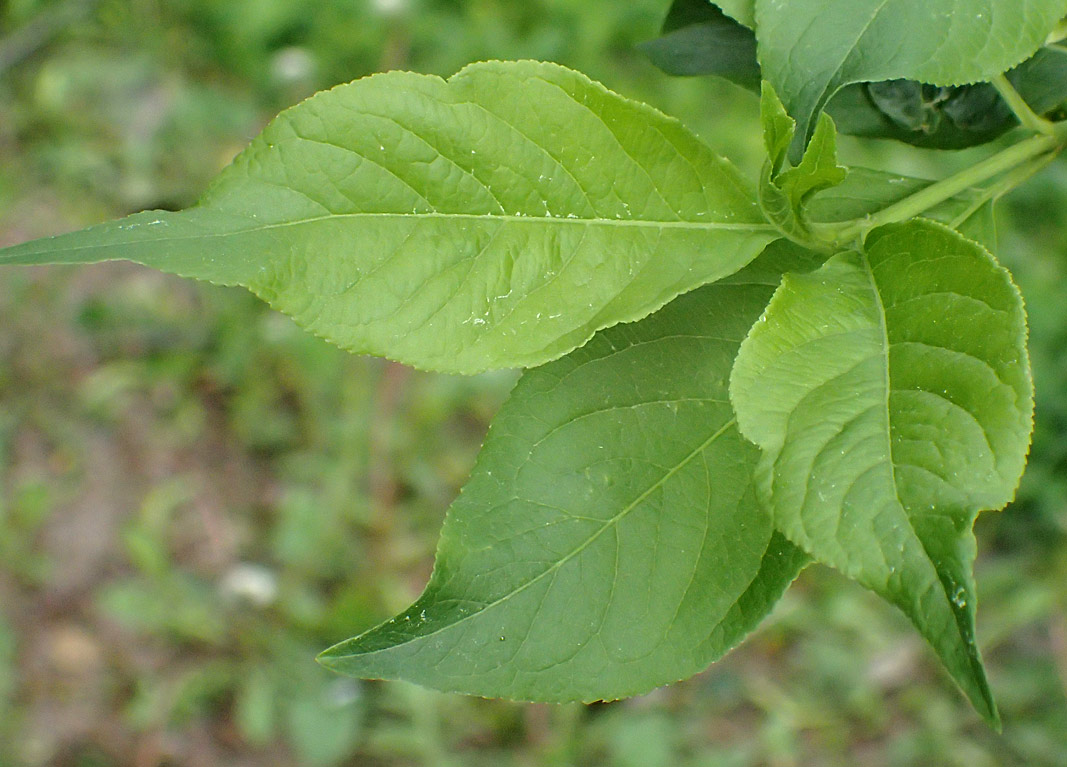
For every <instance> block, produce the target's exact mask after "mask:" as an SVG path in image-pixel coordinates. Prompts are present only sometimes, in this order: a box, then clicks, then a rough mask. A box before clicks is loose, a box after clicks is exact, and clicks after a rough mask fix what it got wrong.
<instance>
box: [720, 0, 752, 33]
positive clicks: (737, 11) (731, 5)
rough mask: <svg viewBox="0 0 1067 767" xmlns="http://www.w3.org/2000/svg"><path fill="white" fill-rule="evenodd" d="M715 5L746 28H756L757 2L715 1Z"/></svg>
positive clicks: (745, 0) (744, 0) (741, 0)
mask: <svg viewBox="0 0 1067 767" xmlns="http://www.w3.org/2000/svg"><path fill="white" fill-rule="evenodd" d="M715 5H717V6H719V7H720V8H722V10H723V12H724V13H725V14H726V15H727V16H729V17H731V18H733V19H734V20H736V21H739V22H741V23H742V24H744V25H745V26H746V27H749V28H750V29H751V28H752V27H755V26H756V0H715Z"/></svg>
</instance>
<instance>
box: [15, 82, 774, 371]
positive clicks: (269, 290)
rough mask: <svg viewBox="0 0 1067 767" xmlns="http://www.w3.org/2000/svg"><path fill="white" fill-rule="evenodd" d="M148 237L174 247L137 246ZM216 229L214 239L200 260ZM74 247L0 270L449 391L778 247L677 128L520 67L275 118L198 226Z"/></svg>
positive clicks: (638, 108) (723, 170)
mask: <svg viewBox="0 0 1067 767" xmlns="http://www.w3.org/2000/svg"><path fill="white" fill-rule="evenodd" d="M157 219H158V220H161V221H164V222H165V224H166V227H167V228H169V229H170V230H172V231H179V232H180V235H179V236H180V237H181V239H175V240H173V241H170V242H166V243H163V242H161V241H160V240H159V238H158V237H157V236H156V234H157V233H156V232H151V233H148V231H147V229H146V227H147V225H148V223H149V222H151V221H154V220H157ZM212 222H214V224H216V225H218V226H219V227H221V228H222V229H223V230H224V231H225V236H222V237H208V238H204V240H203V241H197V240H196V239H195V237H193V235H195V234H196V232H198V231H201V230H202V229H203V228H204V227H205V226H206V225H208V224H212ZM157 228H159V227H158V226H157ZM90 231H91V232H92V234H87V235H79V234H74V235H67V236H63V237H60V238H56V239H51V240H44V241H38V242H36V243H29V244H26V245H23V246H16V247H15V248H13V249H8V250H5V251H2V252H0V264H2V263H42V262H46V261H67V262H71V261H84V260H86V259H87V258H88V259H89V260H104V259H108V258H129V259H131V260H138V261H140V262H141V263H146V264H148V265H151V266H155V267H157V268H163V269H168V268H169V269H170V270H171V271H178V272H179V273H181V274H184V275H186V276H192V277H198V278H203V279H210V280H215V281H220V282H225V283H226V284H241V285H244V286H246V287H248V288H249V289H251V290H252V291H253V292H255V293H256V294H257V295H259V296H261V297H262V298H264V299H265V300H267V301H268V302H270V303H271V304H272V305H273V306H275V307H276V308H278V309H279V310H281V311H283V312H285V313H287V314H290V315H291V316H293V317H294V318H295V319H296V320H297V322H298V323H300V324H301V325H303V326H304V327H305V328H307V329H308V330H310V331H311V332H313V333H316V334H318V335H321V336H324V337H326V338H329V339H330V340H331V341H333V342H335V343H337V344H338V345H340V346H342V347H344V348H346V349H349V350H351V351H356V352H362V353H370V354H377V355H381V356H389V357H391V358H393V359H396V360H399V361H401V362H406V363H409V364H412V365H415V366H417V367H422V368H427V369H434V370H444V371H449V372H462V373H471V372H477V371H481V370H485V369H489V368H494V367H516V366H533V365H537V364H541V363H543V362H545V361H547V360H550V359H554V358H555V357H558V356H560V355H562V354H565V353H566V352H568V351H570V350H571V349H573V348H575V347H576V346H578V345H580V344H582V343H584V342H585V341H586V340H587V339H588V338H589V337H590V336H591V335H592V334H593V333H594V332H595V331H596V330H598V329H601V328H603V327H607V326H610V325H613V324H615V323H617V322H623V321H632V320H636V319H639V318H641V317H643V316H645V315H647V314H648V313H650V312H652V311H654V310H655V309H657V308H659V307H660V306H662V305H663V304H665V303H666V302H667V301H669V300H670V299H672V298H674V297H675V296H676V295H678V294H680V293H683V292H685V291H688V290H691V289H693V288H695V287H697V286H699V285H701V284H704V283H707V282H710V281H714V280H716V279H719V278H721V277H724V276H726V275H728V274H731V273H733V272H734V271H736V270H737V269H739V268H741V267H742V266H744V265H745V264H746V263H748V262H749V261H751V260H752V259H753V258H755V256H756V255H758V253H759V252H760V251H761V250H762V249H763V247H765V246H766V244H767V243H769V242H770V241H771V240H773V239H774V238H775V233H774V231H773V229H772V228H771V227H770V226H769V225H767V224H766V223H765V222H763V221H762V218H761V216H760V214H759V211H758V206H757V205H756V202H755V194H754V192H753V191H752V190H751V189H749V188H748V187H747V186H746V184H745V182H744V181H743V180H742V179H741V177H740V175H739V174H738V173H737V171H736V170H735V169H734V168H733V167H732V166H730V165H729V164H728V163H727V162H726V161H725V160H722V159H721V158H718V157H717V156H715V155H714V154H712V153H711V152H710V151H709V150H708V149H707V148H706V147H704V145H703V144H701V143H700V142H699V141H698V140H697V139H696V138H695V137H694V136H693V135H692V134H690V133H689V132H688V131H686V130H685V129H684V128H682V127H681V125H680V124H679V123H677V122H676V121H674V120H672V119H670V118H667V117H665V116H664V115H662V114H660V113H658V112H656V111H655V110H653V109H651V108H650V107H647V106H645V105H641V104H638V103H637V102H632V101H628V100H626V99H623V98H622V97H620V96H618V95H616V94H614V93H612V92H610V91H608V90H607V89H606V88H604V87H603V86H600V85H599V84H596V83H593V82H592V81H590V80H588V79H587V78H585V77H584V76H582V75H579V74H578V73H575V72H572V71H570V70H567V69H565V68H563V67H559V66H556V65H550V64H540V63H536V62H513V63H503V62H488V63H484V64H476V65H472V66H470V67H468V68H466V69H464V70H462V71H461V72H459V73H457V74H456V75H455V76H453V77H452V78H451V79H450V80H448V81H445V80H441V79H440V78H436V77H429V76H425V75H415V74H411V73H386V74H383V75H375V76H372V77H370V78H366V79H364V80H359V81H356V82H354V83H350V84H348V85H345V86H339V87H338V88H335V89H334V90H332V91H328V92H324V93H321V94H318V95H316V96H314V97H312V98H311V99H309V100H307V101H305V102H303V103H302V104H300V105H298V106H296V107H294V108H292V109H290V110H287V111H286V112H283V113H282V114H281V115H279V117H278V118H276V119H275V120H274V121H273V122H272V123H271V124H270V125H269V126H268V127H267V128H266V129H265V130H264V132H263V133H262V134H261V135H260V136H259V137H258V138H257V139H256V140H255V141H253V143H252V145H251V146H250V147H249V148H248V149H247V150H245V151H244V152H243V153H242V154H241V155H240V156H239V157H238V158H237V159H236V160H235V161H234V164H233V165H231V166H230V168H228V169H227V170H226V171H224V173H223V174H222V175H221V176H220V177H219V179H218V180H217V181H216V182H215V183H214V184H213V185H212V186H211V188H210V189H209V190H208V192H207V194H206V195H205V197H204V199H203V200H202V201H201V203H200V204H199V205H198V206H197V207H195V208H193V209H191V210H190V211H186V212H184V213H178V214H157V213H149V214H138V215H137V216H136V217H133V218H132V219H127V220H124V221H121V222H114V223H112V224H110V225H104V226H103V227H101V228H96V229H93V230H90ZM188 237H192V239H188ZM85 238H88V241H89V242H90V244H92V245H93V247H92V248H90V249H89V250H78V249H77V248H80V247H82V245H84V243H85V242H86V241H87V240H86V239H85ZM124 238H125V239H124ZM153 247H154V248H156V249H157V250H153ZM249 254H254V257H251V256H250V255H249ZM175 265H177V267H179V268H175Z"/></svg>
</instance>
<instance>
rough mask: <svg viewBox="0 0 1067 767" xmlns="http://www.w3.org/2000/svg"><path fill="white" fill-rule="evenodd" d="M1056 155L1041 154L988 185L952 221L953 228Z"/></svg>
mask: <svg viewBox="0 0 1067 767" xmlns="http://www.w3.org/2000/svg"><path fill="white" fill-rule="evenodd" d="M1055 157H1056V155H1055V154H1046V155H1041V156H1040V157H1036V158H1034V159H1033V160H1030V161H1029V162H1027V163H1025V164H1023V165H1020V166H1019V167H1018V168H1015V169H1014V170H1011V171H1009V172H1008V173H1006V174H1004V175H1003V176H1001V177H1000V178H999V179H997V181H996V183H994V184H992V185H990V186H987V187H986V188H985V189H982V190H981V192H979V194H978V197H977V198H976V199H975V201H974V202H973V203H972V204H970V205H968V206H967V208H966V210H964V211H963V213H961V214H960V215H959V216H957V217H956V218H955V219H954V220H953V221H952V223H951V226H952V228H954V229H955V228H956V227H958V226H960V225H961V224H962V223H963V222H964V221H966V220H967V219H969V218H970V217H971V216H973V215H974V214H975V213H977V212H978V210H979V209H980V208H981V207H982V206H983V205H985V204H986V203H987V202H989V201H990V200H998V199H1000V198H1001V197H1003V196H1004V195H1005V194H1007V193H1008V192H1010V191H1011V190H1012V189H1014V188H1015V187H1017V186H1019V185H1020V184H1022V183H1023V182H1024V181H1026V180H1027V179H1029V178H1030V177H1031V176H1033V175H1034V174H1035V173H1037V172H1038V171H1040V170H1041V169H1042V168H1044V167H1045V166H1046V165H1048V164H1049V163H1050V162H1052V160H1054V159H1055Z"/></svg>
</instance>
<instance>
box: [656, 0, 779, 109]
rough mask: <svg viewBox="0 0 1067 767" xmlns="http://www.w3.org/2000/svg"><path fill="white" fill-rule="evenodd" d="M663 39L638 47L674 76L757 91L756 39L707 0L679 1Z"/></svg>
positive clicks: (672, 9)
mask: <svg viewBox="0 0 1067 767" xmlns="http://www.w3.org/2000/svg"><path fill="white" fill-rule="evenodd" d="M663 31H664V35H663V37H660V38H657V39H656V40H650V41H648V42H646V43H642V44H641V45H639V46H638V47H639V48H640V49H641V51H643V52H644V53H645V55H646V56H648V57H649V59H651V61H652V63H653V64H655V65H656V66H657V67H659V68H660V69H662V70H663V71H664V72H666V73H667V74H671V75H717V76H719V77H723V78H726V79H727V80H730V81H731V82H734V83H737V84H738V85H740V86H742V87H744V88H749V89H751V90H757V89H758V88H759V82H760V75H759V63H757V61H756V36H755V35H754V34H753V32H752V30H751V29H748V28H747V27H744V26H742V25H741V24H739V23H738V22H736V21H734V20H733V19H731V18H730V17H729V16H727V15H725V14H724V13H723V12H722V11H721V10H719V9H718V8H717V7H716V6H714V5H712V4H711V3H709V2H708V0H676V2H675V3H674V5H673V6H672V8H671V12H670V14H669V15H668V16H667V21H666V22H665V23H664V26H663Z"/></svg>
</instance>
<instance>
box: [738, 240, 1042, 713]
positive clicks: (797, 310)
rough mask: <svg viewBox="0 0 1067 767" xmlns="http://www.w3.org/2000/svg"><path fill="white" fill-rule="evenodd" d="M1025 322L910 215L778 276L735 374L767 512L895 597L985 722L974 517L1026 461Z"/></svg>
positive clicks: (989, 280) (1008, 286) (989, 702)
mask: <svg viewBox="0 0 1067 767" xmlns="http://www.w3.org/2000/svg"><path fill="white" fill-rule="evenodd" d="M946 306H949V307H951V308H952V309H954V310H955V313H954V314H953V313H951V312H949V313H946V311H945V308H946ZM1025 337H1026V332H1025V316H1024V314H1023V310H1022V302H1021V299H1020V298H1019V295H1018V291H1017V289H1016V288H1015V287H1014V285H1013V284H1012V283H1011V281H1010V278H1009V277H1008V275H1007V272H1005V271H1004V270H1003V269H1002V268H1001V267H999V266H998V265H996V263H995V262H994V261H993V260H992V258H991V257H990V256H989V255H988V253H986V252H985V251H984V250H983V249H982V248H981V247H980V246H978V245H976V244H974V243H971V242H969V241H967V240H965V239H963V238H962V237H960V236H959V235H957V234H955V233H954V232H951V231H950V230H948V229H947V228H944V227H941V226H940V225H936V224H933V223H931V222H911V223H909V224H903V225H894V226H892V227H883V228H882V229H880V230H876V231H875V232H874V233H872V236H871V237H870V238H868V243H867V247H866V253H865V254H860V253H858V252H854V253H848V254H841V255H839V256H836V257H834V258H833V259H831V260H830V261H828V262H827V263H826V264H825V265H824V266H823V267H822V268H821V269H820V270H819V271H818V272H815V273H812V274H811V275H802V276H794V277H787V278H786V280H785V281H784V282H783V285H782V287H781V288H780V289H779V292H778V293H777V294H776V296H775V298H774V299H772V301H771V303H770V305H769V306H768V310H767V312H766V313H765V315H764V318H763V319H762V320H761V322H759V323H757V324H756V325H755V326H754V328H753V330H752V333H751V334H750V335H749V337H748V338H747V339H746V340H745V342H744V344H742V347H741V351H740V353H739V355H738V359H737V363H736V365H735V368H734V371H733V375H732V378H731V398H732V400H733V402H734V405H735V407H736V409H737V412H738V418H739V424H740V426H741V429H742V433H744V434H745V435H746V436H747V437H748V438H749V439H752V440H753V441H755V442H756V443H757V444H759V445H760V446H761V447H762V448H763V450H764V454H763V458H762V459H761V464H760V469H759V476H760V482H761V490H762V494H763V497H764V498H765V499H766V500H767V502H768V504H769V507H770V509H771V513H772V516H773V517H774V519H775V524H776V526H777V527H778V529H779V530H780V531H781V532H782V533H783V534H785V535H786V537H788V538H789V539H790V540H792V541H793V542H794V543H797V544H798V545H800V546H801V548H803V549H805V550H806V551H808V552H809V553H811V554H812V555H813V556H814V557H815V558H816V559H817V560H818V561H821V562H824V563H826V564H829V565H831V566H833V567H835V568H837V569H839V570H841V571H842V572H843V573H845V574H846V575H848V576H849V577H851V578H854V579H856V580H857V581H859V582H860V583H862V584H863V585H865V586H866V587H867V588H870V589H871V590H873V591H875V592H876V593H878V594H880V595H881V596H883V597H884V598H886V599H887V600H888V601H890V602H892V603H893V604H895V605H897V606H898V607H899V608H900V609H901V610H902V611H904V613H905V614H906V615H907V616H908V617H909V618H910V619H911V620H912V622H913V623H914V624H915V625H916V627H917V628H918V629H919V630H920V632H921V633H923V635H924V636H925V637H926V638H927V640H928V641H929V642H930V644H931V645H932V646H933V647H934V649H935V651H936V652H937V654H938V655H939V657H940V658H941V659H942V661H943V663H944V664H945V666H946V668H947V669H948V670H949V672H950V674H951V675H952V676H953V678H954V679H955V680H956V681H957V683H958V684H959V685H960V687H961V688H962V689H963V690H964V692H965V693H966V694H967V696H968V697H969V698H970V699H971V701H972V703H973V704H974V705H975V707H976V709H978V710H979V712H981V713H982V714H983V715H984V716H985V717H986V718H988V719H990V720H991V721H994V722H995V721H996V720H997V714H996V706H995V704H994V702H993V698H992V694H991V692H990V691H989V686H988V683H987V681H986V679H985V674H984V670H983V668H982V664H981V659H980V656H979V653H978V649H977V645H976V643H975V639H974V615H975V597H974V582H973V576H972V573H971V569H972V565H973V560H974V556H975V542H974V536H973V534H972V532H971V526H972V524H973V522H974V518H975V516H976V515H977V514H978V513H979V512H980V511H982V510H986V509H996V508H1001V507H1003V506H1004V505H1005V504H1006V503H1007V502H1008V501H1010V499H1011V497H1012V496H1013V494H1014V490H1015V487H1016V486H1017V484H1018V480H1019V477H1020V476H1021V474H1022V469H1023V466H1024V464H1025V457H1026V451H1027V447H1028V444H1029V434H1030V430H1031V427H1032V409H1033V399H1032V383H1031V381H1030V377H1029V366H1028V363H1027V357H1026V348H1025Z"/></svg>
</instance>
